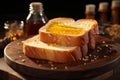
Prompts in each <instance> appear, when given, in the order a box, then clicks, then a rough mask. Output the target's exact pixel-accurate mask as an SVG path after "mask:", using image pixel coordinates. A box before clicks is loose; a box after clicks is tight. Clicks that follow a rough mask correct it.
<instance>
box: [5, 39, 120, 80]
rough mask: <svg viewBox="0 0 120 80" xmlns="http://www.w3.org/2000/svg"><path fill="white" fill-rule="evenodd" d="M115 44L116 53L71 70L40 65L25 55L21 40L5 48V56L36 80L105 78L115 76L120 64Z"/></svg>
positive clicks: (16, 67) (12, 64)
mask: <svg viewBox="0 0 120 80" xmlns="http://www.w3.org/2000/svg"><path fill="white" fill-rule="evenodd" d="M113 45H114V46H115V47H116V48H117V51H118V53H117V54H116V55H114V56H112V57H110V58H108V59H101V60H98V61H95V62H94V63H90V64H87V65H83V66H81V65H77V66H80V67H75V66H73V67H71V69H70V70H65V69H61V70H51V68H50V67H44V66H39V65H38V64H36V63H35V62H34V61H33V60H31V59H29V58H27V57H26V56H24V54H23V52H22V50H21V49H22V44H21V40H16V41H14V42H12V43H10V44H9V45H8V46H7V47H6V48H5V54H4V58H5V62H7V64H8V65H9V66H11V67H12V68H13V69H15V71H16V72H19V73H22V74H24V75H26V76H28V77H25V78H26V79H28V78H29V77H34V79H36V80H37V79H38V80H39V79H44V80H45V79H46V80H48V78H49V80H51V79H53V80H56V79H57V80H61V79H62V80H74V79H75V80H76V79H77V80H79V79H82V80H83V79H84V80H86V79H87V80H88V79H89V80H91V79H92V80H100V79H103V80H104V79H107V78H108V77H110V76H113V74H114V68H116V66H118V65H119V63H120V51H119V48H120V46H119V45H115V44H113ZM18 46H19V47H18ZM48 65H49V64H48ZM58 65H59V64H58ZM76 70H77V71H76ZM33 74H35V75H33ZM32 79H33V78H32ZM28 80H29V79H28Z"/></svg>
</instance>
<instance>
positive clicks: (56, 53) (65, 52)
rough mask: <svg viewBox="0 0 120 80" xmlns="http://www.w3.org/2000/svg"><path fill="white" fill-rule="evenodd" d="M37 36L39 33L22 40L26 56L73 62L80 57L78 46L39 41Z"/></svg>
mask: <svg viewBox="0 0 120 80" xmlns="http://www.w3.org/2000/svg"><path fill="white" fill-rule="evenodd" d="M39 38H40V37H39V35H35V36H33V37H31V38H29V39H26V40H24V41H22V42H23V52H24V54H25V55H26V56H28V57H31V58H36V59H45V60H50V61H54V62H61V63H67V62H74V61H77V60H79V59H80V58H81V57H82V53H81V48H80V47H77V46H74V47H71V46H60V45H50V44H46V43H44V42H42V41H40V40H39Z"/></svg>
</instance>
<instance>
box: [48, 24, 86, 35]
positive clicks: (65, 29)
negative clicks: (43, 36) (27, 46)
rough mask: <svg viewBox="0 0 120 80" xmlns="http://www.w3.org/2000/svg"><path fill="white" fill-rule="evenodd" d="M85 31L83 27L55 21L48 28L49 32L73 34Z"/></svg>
mask: <svg viewBox="0 0 120 80" xmlns="http://www.w3.org/2000/svg"><path fill="white" fill-rule="evenodd" d="M83 31H84V29H83V28H77V27H72V26H68V25H65V24H63V23H53V24H51V25H50V26H49V27H48V29H47V32H52V33H55V34H72V35H77V34H80V33H82V32H83Z"/></svg>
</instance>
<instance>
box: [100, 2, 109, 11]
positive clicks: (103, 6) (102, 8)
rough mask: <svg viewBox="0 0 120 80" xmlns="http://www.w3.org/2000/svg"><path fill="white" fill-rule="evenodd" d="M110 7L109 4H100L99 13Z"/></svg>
mask: <svg viewBox="0 0 120 80" xmlns="http://www.w3.org/2000/svg"><path fill="white" fill-rule="evenodd" d="M108 5H109V3H108V2H101V3H99V9H98V10H99V11H101V10H108Z"/></svg>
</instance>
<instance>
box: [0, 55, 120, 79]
mask: <svg viewBox="0 0 120 80" xmlns="http://www.w3.org/2000/svg"><path fill="white" fill-rule="evenodd" d="M0 80H42V79H35V78H32V77H29V76H25V75H21V74H19V73H17V72H16V71H14V70H13V69H12V68H11V67H9V66H8V64H7V63H6V62H5V60H4V56H2V57H1V58H0ZM44 80H45V79H44ZM90 80H120V65H119V66H116V68H115V69H113V70H111V71H108V72H107V73H104V74H102V75H100V76H97V77H95V78H93V79H90Z"/></svg>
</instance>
